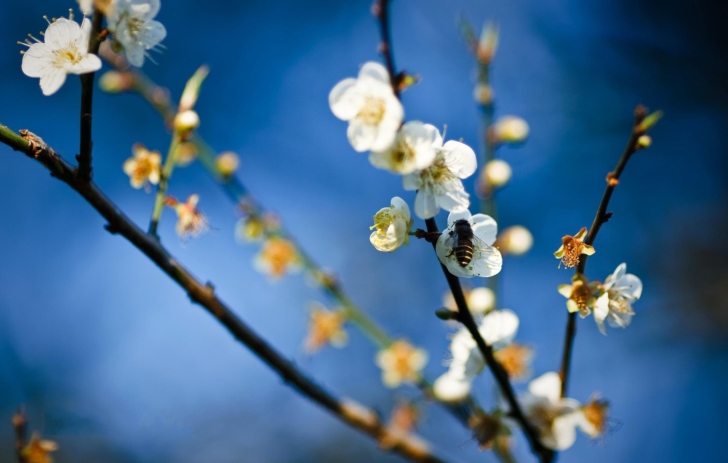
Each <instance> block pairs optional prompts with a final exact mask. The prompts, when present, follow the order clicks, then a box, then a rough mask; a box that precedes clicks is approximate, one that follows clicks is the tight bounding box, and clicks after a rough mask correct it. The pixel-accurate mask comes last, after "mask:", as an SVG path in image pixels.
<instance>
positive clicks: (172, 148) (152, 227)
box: [148, 131, 182, 237]
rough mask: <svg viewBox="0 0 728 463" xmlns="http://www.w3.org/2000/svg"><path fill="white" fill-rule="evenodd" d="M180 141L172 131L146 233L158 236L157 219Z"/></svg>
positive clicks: (178, 136) (175, 162) (178, 135)
mask: <svg viewBox="0 0 728 463" xmlns="http://www.w3.org/2000/svg"><path fill="white" fill-rule="evenodd" d="M181 141H182V140H181V137H180V134H179V133H177V132H176V131H175V132H173V133H172V141H171V142H170V144H169V151H168V152H167V158H166V159H165V160H164V167H163V168H162V175H161V176H160V178H159V187H158V188H157V196H156V198H155V199H154V210H152V220H151V221H150V222H149V232H148V233H149V234H150V235H152V236H154V237H158V235H157V225H159V219H160V217H161V216H162V210H164V198H165V196H166V195H167V188H168V187H169V179H170V178H171V177H172V172H174V167H175V165H176V164H177V148H178V147H179V144H180V142H181Z"/></svg>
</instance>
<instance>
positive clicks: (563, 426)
mask: <svg viewBox="0 0 728 463" xmlns="http://www.w3.org/2000/svg"><path fill="white" fill-rule="evenodd" d="M519 400H520V402H521V406H522V407H523V412H524V414H525V415H526V418H527V419H528V420H529V422H530V423H531V424H532V425H533V426H534V427H535V428H536V430H537V431H538V433H539V436H540V437H541V442H542V443H543V445H545V446H546V447H548V448H550V449H553V450H566V449H568V448H569V447H571V446H572V445H573V444H574V441H576V427H577V426H579V425H580V424H581V422H582V421H583V414H582V412H581V410H580V407H581V404H580V403H579V402H578V401H576V400H574V399H569V398H562V397H561V378H560V377H559V375H558V373H556V372H548V373H545V374H543V375H541V376H539V377H538V378H536V379H534V380H532V381H531V382H530V383H529V384H528V392H527V393H525V394H523V395H522V396H521V397H520V398H519Z"/></svg>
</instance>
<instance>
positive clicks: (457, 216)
mask: <svg viewBox="0 0 728 463" xmlns="http://www.w3.org/2000/svg"><path fill="white" fill-rule="evenodd" d="M470 217H471V215H470V211H469V210H468V209H463V210H460V211H453V212H450V214H449V215H448V216H447V226H448V227H452V226H453V224H454V223H455V222H457V221H458V220H461V219H462V220H467V221H468V222H470ZM470 223H471V224H472V222H470Z"/></svg>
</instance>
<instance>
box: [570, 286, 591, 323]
mask: <svg viewBox="0 0 728 463" xmlns="http://www.w3.org/2000/svg"><path fill="white" fill-rule="evenodd" d="M592 296H593V293H592V289H591V288H590V287H589V285H588V284H586V283H584V282H583V281H581V280H577V281H575V282H574V286H572V289H571V298H570V299H571V300H573V301H574V302H576V306H577V307H578V308H579V312H580V313H581V314H583V315H585V316H586V315H588V314H589V300H590V299H591V298H592Z"/></svg>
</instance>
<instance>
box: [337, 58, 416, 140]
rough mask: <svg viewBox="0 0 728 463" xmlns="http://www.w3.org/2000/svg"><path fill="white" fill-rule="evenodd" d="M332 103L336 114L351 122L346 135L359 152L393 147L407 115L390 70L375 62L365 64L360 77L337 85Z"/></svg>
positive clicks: (345, 80)
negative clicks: (395, 88) (394, 86)
mask: <svg viewBox="0 0 728 463" xmlns="http://www.w3.org/2000/svg"><path fill="white" fill-rule="evenodd" d="M329 106H330V107H331V111H332V112H333V113H334V115H335V116H336V117H338V118H339V119H341V120H344V121H349V128H348V130H347V132H346V135H347V137H348V138H349V142H350V143H351V146H352V147H353V148H354V149H355V150H356V151H359V152H362V151H367V150H373V151H383V150H386V149H387V148H389V146H390V145H391V144H392V143H393V142H394V139H395V136H396V135H397V130H398V129H399V126H400V125H401V124H402V119H403V118H404V109H403V108H402V103H400V102H399V99H398V98H397V96H396V95H395V94H394V92H393V91H392V86H391V83H390V79H389V74H388V73H387V70H386V69H385V68H384V66H382V65H381V64H379V63H375V62H372V61H370V62H368V63H366V64H364V66H362V68H361V71H359V76H358V77H357V78H356V79H355V78H353V77H350V78H348V79H344V80H342V81H341V82H339V83H338V84H336V86H334V88H333V89H332V90H331V93H329Z"/></svg>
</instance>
